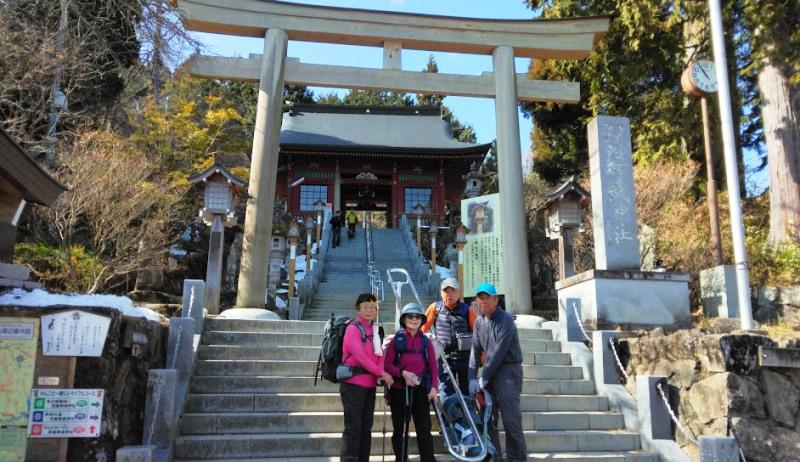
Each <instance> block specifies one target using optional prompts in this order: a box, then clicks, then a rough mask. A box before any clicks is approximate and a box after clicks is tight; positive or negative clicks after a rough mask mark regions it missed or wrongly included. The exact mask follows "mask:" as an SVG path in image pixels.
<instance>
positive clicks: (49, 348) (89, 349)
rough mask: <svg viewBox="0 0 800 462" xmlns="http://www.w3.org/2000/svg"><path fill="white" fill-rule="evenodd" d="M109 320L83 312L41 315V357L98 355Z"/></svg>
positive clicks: (106, 332) (104, 338) (101, 348)
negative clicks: (42, 355)
mask: <svg viewBox="0 0 800 462" xmlns="http://www.w3.org/2000/svg"><path fill="white" fill-rule="evenodd" d="M109 324H111V319H110V318H107V317H105V316H98V315H96V314H92V313H86V312H84V311H63V312H61V313H56V314H50V315H47V316H42V353H43V354H44V355H45V356H100V355H102V354H103V346H104V345H105V343H106V336H107V335H108V326H109Z"/></svg>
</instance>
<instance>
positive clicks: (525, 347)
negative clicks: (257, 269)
mask: <svg viewBox="0 0 800 462" xmlns="http://www.w3.org/2000/svg"><path fill="white" fill-rule="evenodd" d="M327 317H328V319H330V313H328V315H327ZM387 327H388V326H385V327H384V332H386V330H387ZM322 332H323V331H322V329H320V330H319V333H305V332H297V333H293V332H237V331H230V330H220V331H217V330H206V331H205V334H204V335H203V339H202V341H203V344H204V345H237V346H320V345H322V339H323V337H324V335H323V333H322ZM530 335H541V336H550V335H551V333H550V331H547V330H542V331H540V332H539V333H538V334H530ZM556 345H558V346H556ZM520 347H521V349H522V351H535V352H550V353H558V352H560V348H561V346H560V344H559V342H557V341H554V340H545V339H541V340H521V341H520ZM556 348H557V349H556Z"/></svg>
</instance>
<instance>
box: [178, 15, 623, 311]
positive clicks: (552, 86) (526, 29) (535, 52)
mask: <svg viewBox="0 0 800 462" xmlns="http://www.w3.org/2000/svg"><path fill="white" fill-rule="evenodd" d="M178 6H179V8H180V10H181V13H182V17H183V22H184V24H185V26H186V27H187V28H188V29H190V30H195V31H200V32H212V33H218V34H226V35H234V36H246V37H264V53H263V55H260V56H251V57H250V58H249V59H242V58H221V57H209V56H196V57H195V58H194V59H193V62H192V64H191V66H190V70H189V72H190V73H191V74H192V75H196V76H201V77H207V78H213V79H230V80H254V81H255V80H258V81H259V82H260V83H259V93H258V105H257V113H256V125H255V133H254V136H253V152H252V156H251V165H250V183H249V199H248V202H247V214H246V216H245V223H244V243H243V247H242V261H241V269H240V272H239V283H238V294H237V299H236V306H239V307H262V306H263V305H264V294H265V292H266V288H267V262H268V261H269V247H270V246H269V244H270V233H271V230H272V213H273V205H274V198H275V181H276V171H277V166H278V148H279V136H280V128H281V118H282V112H281V107H282V103H283V101H282V96H283V86H284V84H301V85H309V86H321V87H334V88H357V89H368V90H393V91H399V92H408V93H433V94H442V95H459V96H473V97H482V98H494V100H495V118H496V122H497V133H496V135H497V155H498V176H499V183H500V197H501V198H502V200H501V201H500V204H501V211H500V213H501V215H502V217H503V227H502V230H503V231H502V239H503V253H504V260H503V274H504V278H505V279H504V281H503V285H504V287H505V288H506V290H505V291H506V294H505V297H506V309H508V310H509V311H510V312H512V313H528V312H530V310H531V309H532V306H531V305H532V304H531V292H530V270H529V263H528V244H527V233H526V225H525V209H524V207H523V203H522V197H523V194H522V161H521V158H520V142H519V122H518V119H517V103H518V101H549V102H557V103H577V102H578V101H579V100H580V87H579V84H578V83H575V82H561V81H543V80H531V79H528V76H527V74H525V73H521V74H517V73H516V70H515V68H514V57H515V56H516V57H529V58H540V59H580V58H583V57H585V56H586V55H587V54H588V53H589V52H591V51H592V49H593V47H594V45H595V44H596V43H597V42H598V40H599V39H600V37H601V36H602V35H603V34H604V33H605V32H606V31H607V30H608V24H609V20H608V18H606V17H590V18H576V19H559V20H497V19H475V18H459V17H450V16H434V15H419V14H407V13H394V12H384V11H372V10H359V9H350V8H333V7H323V6H313V5H301V4H294V3H283V2H277V1H270V0H228V1H221V0H178ZM290 39H291V40H299V41H310V42H324V43H336V44H347V45H362V46H374V47H380V48H383V69H367V68H360V67H346V66H329V65H315V64H305V63H302V62H300V61H299V60H296V59H291V58H289V59H287V57H286V47H287V43H288V41H289V40H290ZM403 48H407V49H418V50H427V51H444V52H456V53H471V54H484V55H489V54H490V55H492V58H493V60H492V62H493V71H494V72H492V73H484V74H482V75H480V76H475V75H456V74H434V73H425V72H410V71H403V70H402V62H401V51H402V49H403Z"/></svg>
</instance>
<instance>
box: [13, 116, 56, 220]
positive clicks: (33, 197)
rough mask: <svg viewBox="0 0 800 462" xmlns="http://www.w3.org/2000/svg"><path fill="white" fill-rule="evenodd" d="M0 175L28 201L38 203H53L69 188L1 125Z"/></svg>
mask: <svg viewBox="0 0 800 462" xmlns="http://www.w3.org/2000/svg"><path fill="white" fill-rule="evenodd" d="M0 176H2V177H4V178H6V179H7V180H8V181H9V182H10V183H11V184H12V185H13V187H14V188H16V189H17V190H18V191H19V194H21V195H22V197H23V198H24V199H25V200H26V201H28V202H34V203H36V204H41V205H52V204H53V203H54V202H55V201H56V199H58V196H59V195H61V193H62V192H64V191H66V190H67V188H66V187H65V186H64V185H62V184H61V183H59V182H58V180H56V179H55V178H53V176H52V175H50V173H48V172H47V171H46V170H45V169H44V168H42V167H41V166H40V165H39V164H38V163H36V161H35V160H33V158H31V157H30V156H29V155H28V154H26V153H25V151H24V150H23V149H22V147H21V146H20V145H19V143H17V141H16V140H15V139H14V138H13V137H12V136H11V135H10V134H9V133H8V132H6V131H5V130H3V128H2V127H0ZM0 192H2V191H0ZM0 195H1V194H0Z"/></svg>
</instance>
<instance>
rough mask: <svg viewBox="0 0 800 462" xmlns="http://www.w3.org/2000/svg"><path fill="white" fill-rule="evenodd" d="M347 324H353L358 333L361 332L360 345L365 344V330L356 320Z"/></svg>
mask: <svg viewBox="0 0 800 462" xmlns="http://www.w3.org/2000/svg"><path fill="white" fill-rule="evenodd" d="M347 324H355V326H356V327H358V331H359V332H361V343H365V342H366V341H367V329H365V328H364V326H363V325H362V324H361V323H360V322H358V319H351V320H350V321H348V322H347Z"/></svg>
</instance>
